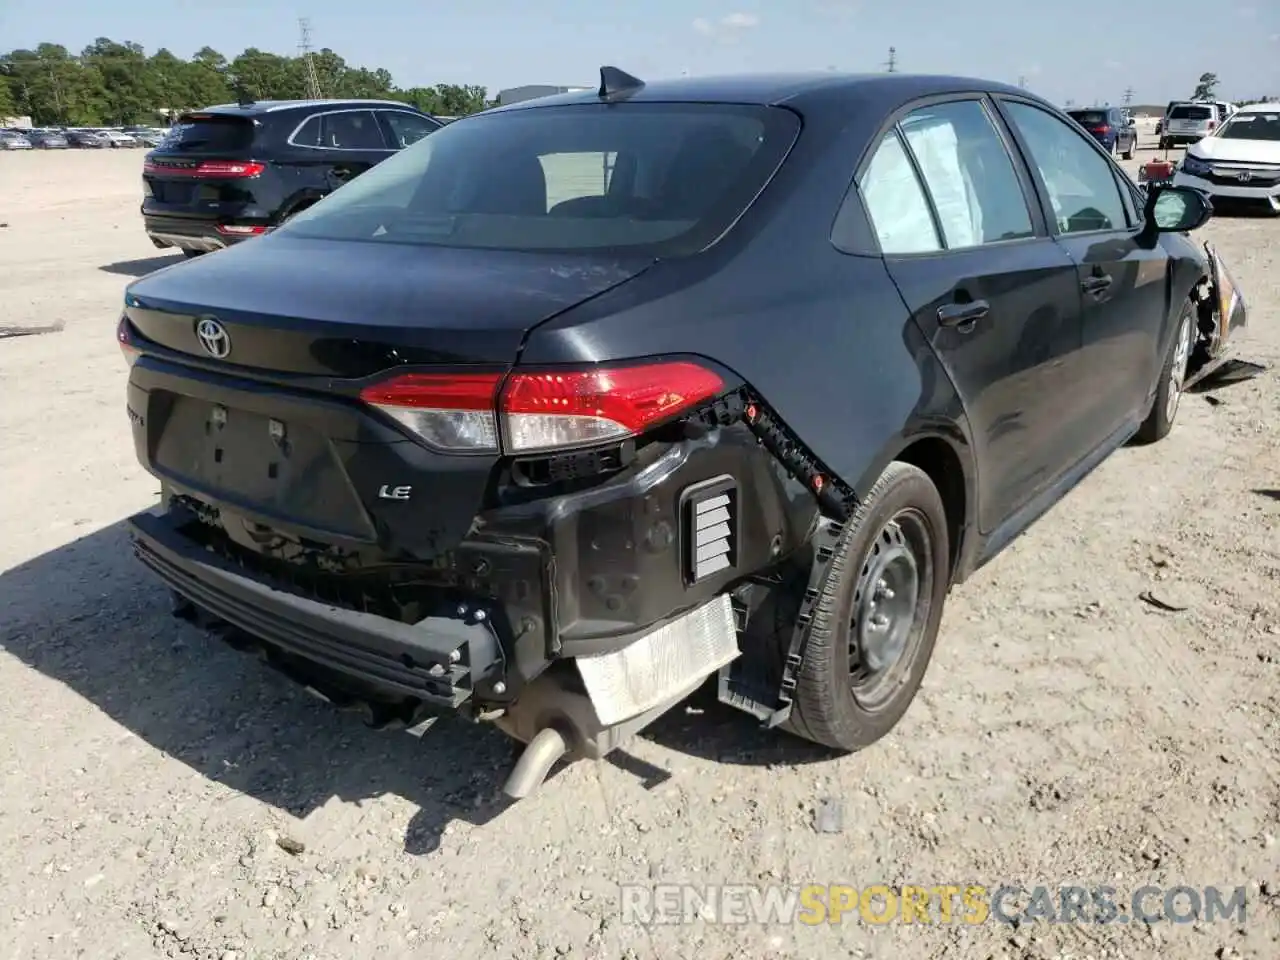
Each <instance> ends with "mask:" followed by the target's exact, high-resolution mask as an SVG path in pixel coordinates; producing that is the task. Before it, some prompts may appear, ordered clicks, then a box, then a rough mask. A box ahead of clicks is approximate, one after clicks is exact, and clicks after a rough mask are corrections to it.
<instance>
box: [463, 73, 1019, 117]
mask: <svg viewBox="0 0 1280 960" xmlns="http://www.w3.org/2000/svg"><path fill="white" fill-rule="evenodd" d="M841 89H847V90H849V91H853V90H857V91H858V92H859V93H862V94H867V95H871V96H876V95H880V96H883V97H884V99H885V101H886V102H889V101H902V100H909V99H912V98H914V97H917V96H928V95H929V94H934V93H952V92H962V91H971V90H991V91H996V92H1006V93H1013V94H1021V95H1026V94H1027V92H1026V91H1025V90H1022V89H1020V88H1018V87H1014V86H1010V85H1008V84H1003V83H997V82H994V81H991V80H979V79H975V78H972V77H954V76H935V75H932V74H913V73H835V72H832V71H822V72H810V73H749V74H731V75H726V76H710V77H680V78H678V79H670V80H655V81H652V82H646V83H645V85H644V86H643V87H640V88H639V89H637V90H635V91H632V92H629V93H627V94H624V95H620V96H625V98H626V99H628V100H635V101H642V102H643V101H648V102H654V101H661V100H666V101H676V102H701V103H752V104H760V105H772V104H780V103H789V102H798V101H800V100H802V99H803V98H804V97H805V96H807V95H810V94H815V93H819V92H831V91H838V90H841ZM598 99H599V97H598V94H597V92H596V91H595V90H594V89H591V90H584V91H576V92H573V93H561V94H555V95H553V96H549V97H539V98H537V99H536V100H522V101H520V102H518V103H512V104H507V105H506V106H502V107H495V108H494V109H493V110H492V111H486V113H488V112H498V111H510V110H529V109H538V108H540V107H549V106H558V105H561V104H575V103H593V102H598Z"/></svg>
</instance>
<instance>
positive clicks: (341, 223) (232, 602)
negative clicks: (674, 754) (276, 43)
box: [117, 68, 1245, 797]
mask: <svg viewBox="0 0 1280 960" xmlns="http://www.w3.org/2000/svg"><path fill="white" fill-rule="evenodd" d="M1210 214H1211V208H1210V207H1209V203H1208V200H1207V199H1206V198H1205V196H1204V195H1203V194H1201V193H1200V192H1199V191H1196V190H1191V189H1182V188H1178V187H1157V188H1154V189H1152V190H1150V191H1149V192H1148V193H1147V194H1146V195H1144V194H1143V193H1142V192H1141V191H1139V190H1138V188H1137V187H1136V185H1135V184H1134V183H1133V182H1132V181H1131V180H1130V179H1129V178H1128V177H1127V176H1126V175H1125V173H1124V172H1123V170H1121V168H1120V167H1119V166H1118V165H1117V164H1116V163H1115V161H1114V160H1113V159H1112V158H1111V157H1110V156H1109V155H1108V154H1107V152H1106V151H1105V150H1104V149H1103V148H1102V147H1101V146H1099V144H1098V143H1097V142H1096V141H1095V140H1094V139H1093V138H1091V137H1090V136H1089V135H1088V134H1086V133H1085V132H1084V131H1083V130H1081V129H1080V127H1079V126H1078V125H1077V124H1076V123H1074V122H1072V121H1071V120H1069V119H1068V118H1067V117H1066V116H1064V115H1063V114H1062V113H1061V112H1060V111H1059V110H1057V109H1056V108H1055V107H1053V106H1052V105H1050V104H1048V103H1046V102H1045V101H1043V100H1041V99H1039V98H1037V97H1035V96H1033V95H1031V94H1029V93H1027V92H1026V91H1025V90H1021V89H1019V88H1017V87H1009V86H1005V85H1002V84H996V83H989V82H983V81H979V80H967V79H957V78H949V77H913V76H910V75H906V74H875V75H867V76H861V77H858V76H854V77H844V76H839V75H822V76H817V77H815V76H812V75H810V76H805V75H801V76H794V77H787V76H745V77H732V78H721V79H716V78H697V79H684V80H673V81H670V82H666V83H660V84H659V83H655V84H651V85H648V84H643V83H641V82H640V81H638V80H636V79H635V78H632V77H628V76H627V75H625V74H620V73H619V72H618V71H615V70H612V69H611V68H606V69H605V70H603V71H602V79H601V86H600V89H599V91H590V92H582V93H572V94H566V95H563V96H557V97H550V98H546V99H542V100H533V101H527V102H523V103H519V104H513V105H511V106H507V107H501V108H498V109H496V110H492V111H486V112H484V113H481V114H477V115H475V116H470V117H465V118H463V119H461V120H458V121H456V122H455V123H451V124H449V125H448V126H446V127H445V128H444V129H442V130H440V131H439V132H437V133H434V134H432V135H431V136H430V137H428V138H426V139H425V140H423V141H422V142H420V143H417V144H415V145H414V146H412V147H410V148H409V149H407V150H405V151H403V152H402V153H400V154H398V155H397V156H395V157H393V158H391V159H390V160H388V161H386V162H385V163H383V164H381V165H379V166H378V167H377V168H376V169H374V170H371V171H370V172H369V173H368V174H366V175H365V176H362V177H361V178H360V179H359V180H358V181H356V182H355V183H352V184H351V185H350V186H347V187H344V188H343V189H341V190H339V191H337V192H336V193H334V194H333V195H332V196H330V197H329V198H327V199H325V200H323V201H321V202H320V203H318V204H316V205H315V206H314V207H312V208H311V209H310V210H307V211H305V212H304V213H301V214H299V215H298V216H297V217H295V218H293V219H292V220H291V221H290V222H289V223H287V224H286V225H285V226H284V227H283V228H281V229H280V230H276V231H273V232H272V233H270V234H269V235H268V236H266V237H263V238H262V239H261V240H259V241H257V242H256V243H255V244H253V245H242V246H239V247H236V248H233V249H230V250H226V251H224V252H222V253H219V254H217V255H216V256H212V257H205V258H202V259H198V260H194V261H191V262H189V263H182V264H178V265H177V266H175V267H171V268H169V269H166V270H161V271H159V272H158V273H154V274H151V275H149V276H147V277H144V278H142V279H140V280H137V281H135V282H133V283H132V284H130V286H129V288H128V290H127V291H126V293H125V299H124V305H123V315H122V317H121V319H120V323H119V326H118V330H117V336H118V338H119V341H120V345H121V348H122V350H123V352H124V354H125V356H126V357H127V358H128V361H129V363H130V364H131V368H130V373H129V384H128V394H127V396H128V401H127V405H128V409H127V412H128V416H129V419H130V421H131V423H132V432H133V440H134V444H135V450H136V452H137V456H138V457H139V459H140V461H141V462H142V464H143V465H144V466H145V468H146V469H147V470H149V471H150V472H151V473H152V474H153V475H154V476H155V477H157V478H158V481H159V485H160V488H161V497H160V503H159V504H158V505H157V506H156V508H155V509H153V510H149V511H147V512H144V513H141V514H138V515H136V516H134V517H133V518H132V519H131V527H132V533H133V537H134V549H135V550H136V552H137V555H138V557H139V558H140V559H141V560H142V561H143V562H144V563H145V564H146V565H147V566H148V567H150V568H151V569H152V570H153V571H154V572H155V573H156V574H158V575H159V577H160V578H161V579H162V580H163V581H164V582H165V583H167V584H168V585H169V586H170V587H171V588H172V590H173V591H174V593H175V595H176V597H177V610H178V611H179V612H181V613H182V614H184V615H190V616H197V615H201V614H200V611H204V612H205V613H208V614H212V616H213V617H214V618H216V619H215V620H214V621H213V622H215V623H219V622H220V623H221V625H223V626H225V625H226V624H230V625H232V626H233V627H234V628H236V629H235V630H228V631H227V632H226V635H227V636H228V638H230V639H233V640H235V642H236V643H237V644H239V645H241V646H243V647H246V648H248V649H251V650H260V651H261V652H262V653H263V654H264V655H265V656H266V658H267V659H268V661H269V662H272V663H274V664H276V665H278V666H280V667H281V668H282V669H284V670H285V671H287V672H288V673H290V674H292V675H293V676H294V677H296V678H297V679H298V680H300V681H301V682H302V683H304V684H305V685H306V686H307V687H309V688H310V689H311V690H312V691H315V692H319V693H320V694H322V695H323V696H325V697H327V698H328V699H330V700H332V701H334V702H335V703H339V704H345V705H350V706H352V707H354V708H356V709H358V710H361V711H362V712H364V714H365V716H366V717H367V718H368V719H369V720H370V721H371V722H373V723H376V724H390V723H396V724H404V725H407V726H409V727H410V728H411V729H412V728H415V727H420V726H422V725H424V724H426V723H428V722H430V721H431V719H432V718H433V716H434V715H435V713H437V712H448V711H463V712H465V713H467V714H468V715H470V716H472V717H473V718H475V719H481V720H492V721H495V722H497V723H498V724H500V725H501V726H502V728H503V729H504V730H506V731H508V732H509V733H511V734H512V735H514V736H515V737H517V738H518V739H521V740H526V741H528V743H529V746H528V748H527V750H526V752H525V753H524V754H523V756H522V758H521V760H520V761H518V763H517V765H516V767H515V769H514V771H513V773H512V777H511V780H510V781H509V782H508V785H507V792H508V793H509V794H510V795H511V796H516V797H519V796H523V795H525V794H527V792H528V791H529V790H530V789H531V788H532V787H533V786H535V785H536V784H537V783H539V782H541V779H542V777H543V775H544V774H545V773H546V772H547V770H548V769H549V768H550V767H551V765H552V764H553V763H554V762H555V761H556V760H557V759H558V758H559V757H560V756H562V755H563V754H564V753H565V752H566V751H571V752H572V753H574V754H577V755H586V756H599V755H600V754H602V753H605V752H607V751H609V750H611V749H613V748H614V747H616V746H617V745H618V743H619V742H620V741H621V740H623V739H624V738H625V737H627V736H629V735H631V734H633V733H634V732H635V731H636V730H638V729H639V728H641V727H643V726H644V725H645V724H646V723H648V722H649V721H650V720H652V719H653V718H654V717H655V716H657V715H658V714H660V713H662V712H663V711H664V710H667V709H669V708H670V707H671V706H673V705H674V704H675V703H678V702H679V701H680V700H681V699H682V698H683V697H685V696H686V695H687V694H689V693H690V692H691V691H692V690H693V689H695V688H697V687H698V686H699V685H700V684H701V683H702V681H703V680H704V679H706V678H708V677H711V676H713V675H716V674H717V673H718V674H719V676H718V683H719V690H720V696H721V699H722V700H724V701H725V702H727V703H731V704H733V705H734V706H735V707H738V708H741V709H743V710H745V711H748V712H750V713H752V714H754V715H755V716H757V717H760V718H761V719H762V720H764V722H765V723H766V724H768V725H770V726H777V725H785V727H786V728H787V729H789V730H792V731H794V732H795V733H798V734H800V735H802V736H805V737H808V738H810V739H812V740H815V741H818V742H820V743H824V744H827V745H829V746H832V747H835V748H838V749H843V750H855V749H858V748H860V747H864V746H866V745H868V744H870V743H872V742H874V741H875V740H877V739H878V738H880V737H882V736H884V735H885V734H886V733H887V732H888V731H889V730H890V729H891V728H892V727H893V726H894V724H895V723H896V722H897V720H898V719H899V718H900V717H901V716H902V715H903V712H904V711H905V710H906V709H907V707H908V705H909V704H910V702H911V699H912V697H913V696H914V695H915V691H916V689H917V688H918V687H919V685H920V682H921V679H922V677H923V676H924V672H925V668H926V665H927V664H928V662H929V658H930V655H931V653H932V650H933V646H934V640H935V638H936V636H937V633H938V626H939V623H940V622H941V617H942V609H943V603H944V601H945V600H946V596H947V593H948V591H949V590H950V589H951V587H952V586H953V585H954V584H957V583H960V582H962V581H963V580H965V578H966V577H968V576H969V575H971V574H972V573H973V572H974V571H975V570H977V569H978V568H980V567H981V566H982V565H983V564H985V563H986V562H987V561H989V560H990V559H991V558H992V557H994V556H996V555H997V554H998V553H999V552H1000V551H1001V550H1002V549H1003V548H1004V547H1005V546H1007V545H1008V544H1009V543H1010V542H1011V541H1013V540H1014V538H1015V537H1017V536H1018V535H1019V534H1021V533H1022V532H1023V531H1024V530H1026V529H1027V528H1028V527H1029V526H1030V525H1031V524H1032V523H1033V522H1034V521H1035V520H1036V518H1037V517H1039V516H1041V515H1042V514H1043V513H1044V512H1045V511H1046V510H1048V509H1049V508H1050V507H1051V506H1052V505H1053V504H1054V503H1056V502H1057V501H1058V500H1059V499H1060V498H1061V497H1063V496H1064V495H1065V494H1066V493H1067V491H1069V490H1070V489H1071V488H1072V487H1074V486H1075V485H1076V484H1077V483H1079V482H1080V481H1081V480H1082V479H1083V478H1084V477H1085V476H1087V475H1088V474H1089V473H1090V471H1092V470H1093V469H1094V468H1095V467H1096V466H1098V464H1099V463H1101V462H1102V460H1103V459H1105V458H1106V457H1107V456H1108V455H1109V454H1111V453H1112V452H1113V451H1115V450H1116V449H1117V448H1119V447H1120V446H1121V445H1122V444H1124V443H1125V442H1126V441H1127V440H1129V439H1130V438H1132V437H1135V436H1136V437H1137V438H1138V439H1140V440H1143V441H1147V442H1150V441H1155V440H1159V439H1160V438H1161V437H1163V436H1165V435H1166V434H1167V433H1168V432H1169V431H1170V429H1171V428H1172V426H1173V422H1174V418H1175V416H1176V415H1177V412H1178V408H1179V399H1180V397H1181V396H1182V393H1183V389H1184V386H1185V385H1186V384H1187V382H1188V379H1189V378H1194V377H1195V376H1199V375H1201V374H1202V371H1203V370H1205V369H1207V367H1206V366H1205V364H1206V361H1207V360H1208V359H1209V358H1210V357H1211V356H1212V355H1213V351H1214V350H1216V349H1217V347H1216V345H1217V344H1219V343H1222V342H1230V338H1228V337H1227V334H1228V333H1230V332H1231V331H1232V330H1234V329H1238V328H1239V327H1240V325H1241V324H1242V323H1243V322H1244V319H1245V316H1244V312H1243V311H1244V307H1243V300H1242V299H1241V298H1240V296H1239V295H1238V293H1237V292H1236V289H1237V288H1234V287H1233V286H1232V285H1231V284H1230V283H1226V284H1223V283H1221V282H1219V277H1220V273H1219V268H1218V262H1217V260H1216V259H1211V258H1210V256H1209V252H1208V251H1207V250H1206V249H1205V248H1203V247H1202V246H1201V245H1199V244H1197V243H1196V242H1194V241H1193V240H1192V239H1191V238H1190V237H1189V236H1188V234H1187V231H1189V230H1192V229H1194V228H1196V227H1198V226H1199V225H1201V224H1203V223H1204V222H1205V221H1206V220H1207V219H1208V218H1209V216H1210ZM255 248H256V249H255ZM1064 575H1065V574H1064ZM939 682H945V681H944V680H940V681H939Z"/></svg>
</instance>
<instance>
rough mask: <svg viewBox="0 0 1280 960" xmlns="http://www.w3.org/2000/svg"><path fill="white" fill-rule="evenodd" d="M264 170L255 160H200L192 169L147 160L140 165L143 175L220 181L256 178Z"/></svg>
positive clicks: (265, 166)
mask: <svg viewBox="0 0 1280 960" xmlns="http://www.w3.org/2000/svg"><path fill="white" fill-rule="evenodd" d="M265 169H267V165H266V164H265V163H259V162H258V161H256V160H201V161H200V162H199V163H198V164H196V165H195V166H194V167H179V166H176V165H175V166H170V165H168V164H164V163H156V162H155V161H154V160H148V161H146V162H145V163H143V165H142V172H143V173H151V174H157V175H160V176H165V177H210V178H218V179H220V180H241V179H246V178H249V177H256V176H259V175H260V174H261V173H262V171H263V170H265Z"/></svg>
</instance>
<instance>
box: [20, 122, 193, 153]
mask: <svg viewBox="0 0 1280 960" xmlns="http://www.w3.org/2000/svg"><path fill="white" fill-rule="evenodd" d="M167 135H168V131H167V130H164V129H160V128H157V127H37V128H35V129H32V130H17V129H7V130H0V150H31V149H36V150H66V149H68V148H76V149H81V150H101V149H108V148H120V147H156V146H159V145H160V144H161V143H162V142H163V141H164V138H165V137H166V136H167Z"/></svg>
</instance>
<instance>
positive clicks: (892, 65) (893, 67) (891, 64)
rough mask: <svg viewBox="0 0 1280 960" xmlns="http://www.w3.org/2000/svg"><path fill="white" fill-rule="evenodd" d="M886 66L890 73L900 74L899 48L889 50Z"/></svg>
mask: <svg viewBox="0 0 1280 960" xmlns="http://www.w3.org/2000/svg"><path fill="white" fill-rule="evenodd" d="M884 65H885V67H886V68H888V70H889V72H890V73H897V72H898V48H897V47H890V48H889V59H888V60H886V61H885V64H884Z"/></svg>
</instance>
